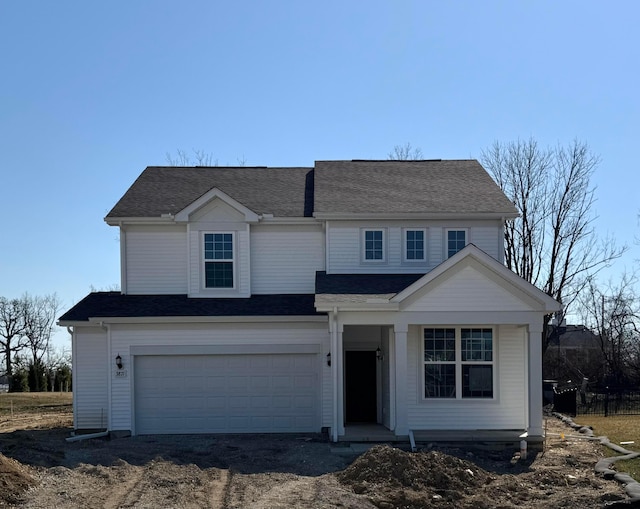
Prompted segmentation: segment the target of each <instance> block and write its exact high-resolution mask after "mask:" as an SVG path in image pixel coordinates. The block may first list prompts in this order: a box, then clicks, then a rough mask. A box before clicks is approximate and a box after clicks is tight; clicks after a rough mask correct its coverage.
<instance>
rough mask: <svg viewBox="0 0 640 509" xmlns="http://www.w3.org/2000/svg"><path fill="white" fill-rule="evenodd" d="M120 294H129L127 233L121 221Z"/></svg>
mask: <svg viewBox="0 0 640 509" xmlns="http://www.w3.org/2000/svg"><path fill="white" fill-rule="evenodd" d="M120 292H121V293H123V294H125V293H127V232H126V231H125V229H124V227H123V226H122V221H120Z"/></svg>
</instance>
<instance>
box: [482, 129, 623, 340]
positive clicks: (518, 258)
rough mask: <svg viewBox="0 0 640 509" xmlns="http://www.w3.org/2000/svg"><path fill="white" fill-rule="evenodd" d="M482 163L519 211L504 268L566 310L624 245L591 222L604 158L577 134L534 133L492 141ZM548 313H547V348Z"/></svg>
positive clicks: (510, 225) (510, 226) (509, 229)
mask: <svg viewBox="0 0 640 509" xmlns="http://www.w3.org/2000/svg"><path fill="white" fill-rule="evenodd" d="M481 162H482V164H483V165H484V167H485V168H487V170H488V171H489V172H490V173H491V174H492V176H493V177H494V179H495V180H496V182H497V184H498V185H499V186H500V188H501V189H502V190H503V191H504V192H505V194H506V195H507V196H508V197H509V198H510V199H511V200H512V201H513V203H514V204H515V206H516V208H517V209H518V211H519V212H520V217H518V218H516V219H513V220H509V221H507V223H506V225H505V262H506V265H507V267H509V268H510V269H511V270H513V271H514V272H515V273H516V274H518V275H519V276H521V277H523V278H524V279H526V280H527V281H529V282H531V283H532V284H534V285H536V286H537V287H538V288H540V289H541V290H543V291H544V292H545V293H546V294H547V295H549V296H551V297H553V298H554V299H556V300H557V301H558V302H560V303H561V304H563V306H564V310H565V313H566V310H567V308H568V307H569V306H570V305H571V304H572V303H573V302H574V301H575V299H576V298H577V297H578V295H579V294H580V292H581V291H582V290H583V289H584V288H585V286H586V285H587V284H588V282H589V281H590V280H591V278H592V277H593V276H594V275H595V274H596V273H598V272H599V271H600V270H601V269H603V268H605V267H606V266H608V265H609V264H610V263H611V262H612V261H613V260H614V259H616V258H618V257H620V256H621V255H622V253H623V252H624V251H625V250H626V247H622V248H618V247H616V245H615V243H614V242H613V241H612V240H611V239H605V240H604V241H601V242H599V241H598V238H597V236H596V234H595V232H594V229H593V221H594V220H595V212H594V210H593V205H594V201H595V198H594V191H595V189H594V188H593V187H592V185H591V176H592V175H593V172H594V171H595V169H596V167H597V166H598V164H599V162H600V161H599V158H598V157H597V156H595V155H594V154H593V153H592V152H591V151H590V150H589V147H588V146H587V144H585V143H582V142H579V141H577V140H574V141H573V142H572V143H571V144H570V145H569V146H567V147H563V146H560V145H559V146H557V147H555V148H548V149H542V148H540V147H539V146H538V143H537V142H536V141H535V140H534V139H533V138H530V139H529V140H527V141H523V140H517V141H513V142H509V143H499V142H495V143H494V144H493V146H492V147H490V148H489V149H487V150H485V151H483V152H482V154H481ZM550 320H551V316H550V315H549V316H546V317H545V319H544V329H543V330H544V331H545V334H544V337H543V345H542V348H543V352H544V351H545V350H546V349H547V346H548V336H547V334H546V331H547V330H548V327H549V323H550ZM561 321H562V320H561V317H560V320H559V322H561Z"/></svg>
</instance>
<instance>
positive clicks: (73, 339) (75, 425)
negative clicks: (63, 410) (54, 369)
mask: <svg viewBox="0 0 640 509" xmlns="http://www.w3.org/2000/svg"><path fill="white" fill-rule="evenodd" d="M67 332H68V333H69V334H70V335H71V387H72V391H71V401H72V403H73V429H77V428H78V420H77V417H76V416H77V414H76V408H78V402H77V399H76V398H77V393H78V391H76V390H75V389H73V384H74V382H75V380H74V376H73V373H74V372H75V369H74V364H75V362H76V358H77V357H76V334H75V331H74V330H73V327H67Z"/></svg>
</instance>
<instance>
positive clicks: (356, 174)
mask: <svg viewBox="0 0 640 509" xmlns="http://www.w3.org/2000/svg"><path fill="white" fill-rule="evenodd" d="M314 211H315V212H316V213H340V212H344V213H411V212H418V213H424V212H427V213H436V214H438V213H443V214H444V213H454V214H455V213H483V212H486V213H504V214H505V215H514V214H516V213H517V211H516V209H515V207H514V206H513V204H512V203H511V202H510V201H509V199H508V198H507V197H506V196H505V195H504V193H503V192H502V191H501V190H500V188H499V187H498V186H497V185H496V184H495V182H494V181H493V180H492V179H491V177H490V176H489V174H488V173H487V172H486V171H485V169H484V168H483V167H482V166H481V165H480V163H478V161H476V160H473V159H469V160H451V161H437V160H436V161H316V165H315V199H314Z"/></svg>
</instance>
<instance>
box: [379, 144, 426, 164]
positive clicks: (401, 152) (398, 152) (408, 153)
mask: <svg viewBox="0 0 640 509" xmlns="http://www.w3.org/2000/svg"><path fill="white" fill-rule="evenodd" d="M387 159H389V160H391V161H418V160H420V159H424V156H423V155H422V150H421V149H420V148H419V147H415V148H414V147H412V146H411V143H409V142H407V143H405V144H404V145H396V146H395V147H393V150H392V151H391V152H389V153H388V154H387Z"/></svg>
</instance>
